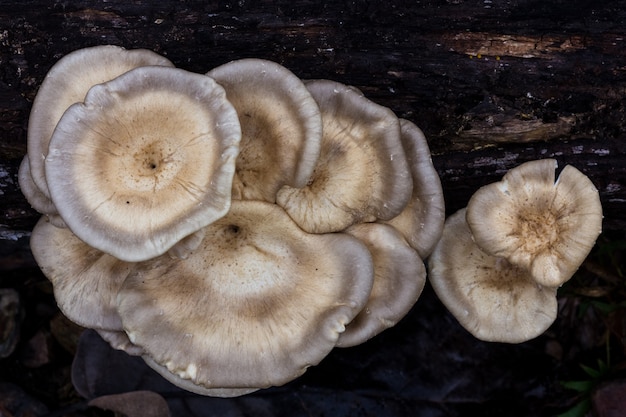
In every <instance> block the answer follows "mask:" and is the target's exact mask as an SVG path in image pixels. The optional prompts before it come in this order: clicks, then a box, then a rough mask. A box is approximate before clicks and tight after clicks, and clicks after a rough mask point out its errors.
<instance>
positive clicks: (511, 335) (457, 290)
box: [428, 209, 557, 343]
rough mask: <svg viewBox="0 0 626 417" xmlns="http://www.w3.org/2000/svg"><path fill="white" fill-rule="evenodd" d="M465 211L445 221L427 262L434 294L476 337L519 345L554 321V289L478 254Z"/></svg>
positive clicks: (510, 267) (496, 258)
mask: <svg viewBox="0 0 626 417" xmlns="http://www.w3.org/2000/svg"><path fill="white" fill-rule="evenodd" d="M465 212H466V210H465V209H461V210H459V211H457V212H456V213H455V214H453V215H452V216H450V217H449V218H448V219H447V220H446V223H445V227H444V230H443V235H442V237H441V240H440V241H439V242H438V243H437V245H436V246H435V249H434V251H433V253H432V254H431V255H430V258H429V260H428V273H429V275H428V277H429V280H430V283H431V285H432V287H433V289H434V290H435V293H436V294H437V296H438V297H439V299H440V300H441V302H442V303H443V304H444V305H445V306H446V307H447V308H448V310H449V311H450V312H451V313H452V315H453V316H454V317H455V318H456V319H457V320H458V321H459V323H460V324H461V325H462V326H463V327H464V328H465V329H466V330H468V331H469V332H470V333H471V334H472V335H474V336H475V337H476V338H478V339H481V340H485V341H489V342H504V343H521V342H524V341H527V340H530V339H533V338H535V337H537V336H539V335H540V334H542V333H543V332H544V331H545V330H546V329H547V328H548V327H550V325H551V324H552V323H553V322H554V320H555V319H556V315H557V300H556V291H557V289H556V288H554V287H544V286H542V285H539V284H537V283H536V282H535V281H534V279H533V277H532V276H531V275H530V274H529V273H528V272H527V271H525V270H523V269H520V268H518V267H516V266H514V265H511V264H510V263H509V262H507V261H506V259H503V258H498V257H495V256H491V255H488V254H486V253H485V252H483V251H481V250H480V248H479V247H478V246H476V244H475V243H474V240H473V239H472V234H471V233H470V229H469V227H468V226H467V223H466V222H465Z"/></svg>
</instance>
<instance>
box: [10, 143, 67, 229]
mask: <svg viewBox="0 0 626 417" xmlns="http://www.w3.org/2000/svg"><path fill="white" fill-rule="evenodd" d="M17 180H18V183H19V185H20V190H21V191H22V194H24V197H26V201H28V203H29V204H30V206H31V207H32V208H34V209H35V210H37V211H38V212H39V213H41V214H45V215H46V216H48V219H49V220H50V221H51V222H52V223H53V224H54V225H55V226H58V227H66V226H65V222H64V221H63V220H62V219H61V217H60V216H59V213H58V212H57V208H56V207H55V206H54V203H53V202H52V200H50V199H49V198H48V197H46V195H45V194H44V193H43V192H42V191H41V190H40V189H39V187H37V184H35V182H34V181H33V177H32V176H31V173H30V158H29V157H28V154H26V155H24V158H22V162H21V163H20V168H19V170H18V172H17Z"/></svg>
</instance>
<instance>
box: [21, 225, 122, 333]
mask: <svg viewBox="0 0 626 417" xmlns="http://www.w3.org/2000/svg"><path fill="white" fill-rule="evenodd" d="M30 247H31V250H32V253H33V256H34V258H35V261H37V264H38V265H39V268H40V269H41V271H42V272H43V273H44V275H45V276H46V277H47V278H48V279H49V280H50V282H51V283H52V287H53V290H54V298H55V300H56V302H57V304H58V306H59V309H60V310H61V312H62V313H63V314H64V315H65V316H66V317H68V318H69V319H70V320H72V321H73V322H74V323H77V324H79V325H81V326H83V327H88V328H93V329H102V330H116V331H121V330H123V328H122V322H121V320H120V317H119V315H118V314H117V304H116V297H117V292H118V291H119V289H120V286H121V285H122V282H123V281H124V279H126V277H127V276H128V274H129V273H130V272H131V270H132V268H133V266H132V264H130V263H128V262H123V261H120V260H119V259H116V258H114V257H113V256H110V255H107V254H106V253H104V252H101V251H99V250H97V249H94V248H92V247H90V246H89V245H87V244H86V243H84V242H83V241H81V240H80V239H78V238H77V237H76V236H75V235H74V234H73V233H72V232H71V231H70V230H69V229H67V228H59V227H56V226H54V225H52V224H51V223H50V222H48V221H47V219H46V217H42V218H41V219H40V220H39V221H38V222H37V224H36V225H35V227H34V229H33V232H32V235H31V238H30Z"/></svg>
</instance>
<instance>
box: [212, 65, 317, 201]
mask: <svg viewBox="0 0 626 417" xmlns="http://www.w3.org/2000/svg"><path fill="white" fill-rule="evenodd" d="M207 75H208V76H210V77H212V78H214V79H215V80H216V81H217V82H218V83H219V84H220V85H221V86H223V87H224V89H225V90H226V95H227V97H228V100H229V101H230V102H231V103H233V106H235V109H236V110H237V113H238V114H239V121H240V123H241V132H242V138H241V146H240V153H239V156H238V157H237V170H236V173H235V178H234V179H233V198H236V199H246V200H262V201H267V202H270V203H273V202H275V201H276V192H277V191H278V190H279V189H280V188H281V187H282V186H283V185H289V186H292V187H302V186H304V185H306V183H307V181H308V180H309V177H310V176H311V174H312V173H313V168H314V167H315V163H316V161H317V158H318V156H319V153H320V142H321V138H322V119H321V116H320V111H319V108H318V107H317V104H316V102H315V100H313V97H312V96H311V94H310V93H309V91H308V90H307V88H306V87H305V85H304V83H303V82H302V81H301V80H300V79H299V78H298V77H296V76H295V75H294V74H293V73H292V72H291V71H289V70H288V69H287V68H285V67H283V66H281V65H279V64H277V63H275V62H271V61H266V60H263V59H253V58H250V59H241V60H236V61H232V62H229V63H227V64H224V65H221V66H219V67H217V68H214V69H213V70H211V71H209V72H208V73H207Z"/></svg>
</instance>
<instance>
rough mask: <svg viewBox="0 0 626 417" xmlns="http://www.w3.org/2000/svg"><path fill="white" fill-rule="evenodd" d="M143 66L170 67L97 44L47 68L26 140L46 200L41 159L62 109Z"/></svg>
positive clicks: (149, 55) (150, 55)
mask: <svg viewBox="0 0 626 417" xmlns="http://www.w3.org/2000/svg"><path fill="white" fill-rule="evenodd" d="M146 65H162V66H168V67H173V66H174V65H173V64H172V63H171V62H170V61H169V60H168V59H166V58H164V57H162V56H160V55H158V54H156V53H154V52H152V51H148V50H145V49H135V50H126V49H124V48H122V47H119V46H113V45H100V46H94V47H89V48H83V49H79V50H76V51H74V52H71V53H69V54H67V55H65V56H64V57H63V58H61V59H60V60H59V61H57V62H56V63H55V64H54V65H53V66H52V68H50V70H49V71H48V73H47V74H46V78H45V79H44V81H43V82H42V83H41V86H40V87H39V90H38V91H37V95H36V97H35V100H34V101H33V106H32V108H31V112H30V117H29V119H28V138H27V142H28V155H29V156H30V159H31V160H30V170H31V176H32V179H33V182H34V183H35V185H36V186H37V188H39V190H40V191H41V192H42V193H43V195H44V196H46V197H47V198H50V192H49V191H48V185H47V182H46V176H45V168H44V160H45V157H46V155H48V144H49V143H50V138H51V137H52V132H53V131H54V128H55V126H56V125H57V123H58V122H59V120H60V119H61V116H62V115H63V113H64V112H65V110H67V108H68V107H69V106H71V105H72V104H74V103H79V102H82V101H83V100H84V98H85V94H87V91H88V90H89V89H90V88H91V87H92V86H94V85H96V84H100V83H103V82H106V81H109V80H112V79H113V78H115V77H117V76H119V75H121V74H123V73H125V72H127V71H130V70H131V69H133V68H137V67H142V66H146ZM44 214H48V213H44Z"/></svg>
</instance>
